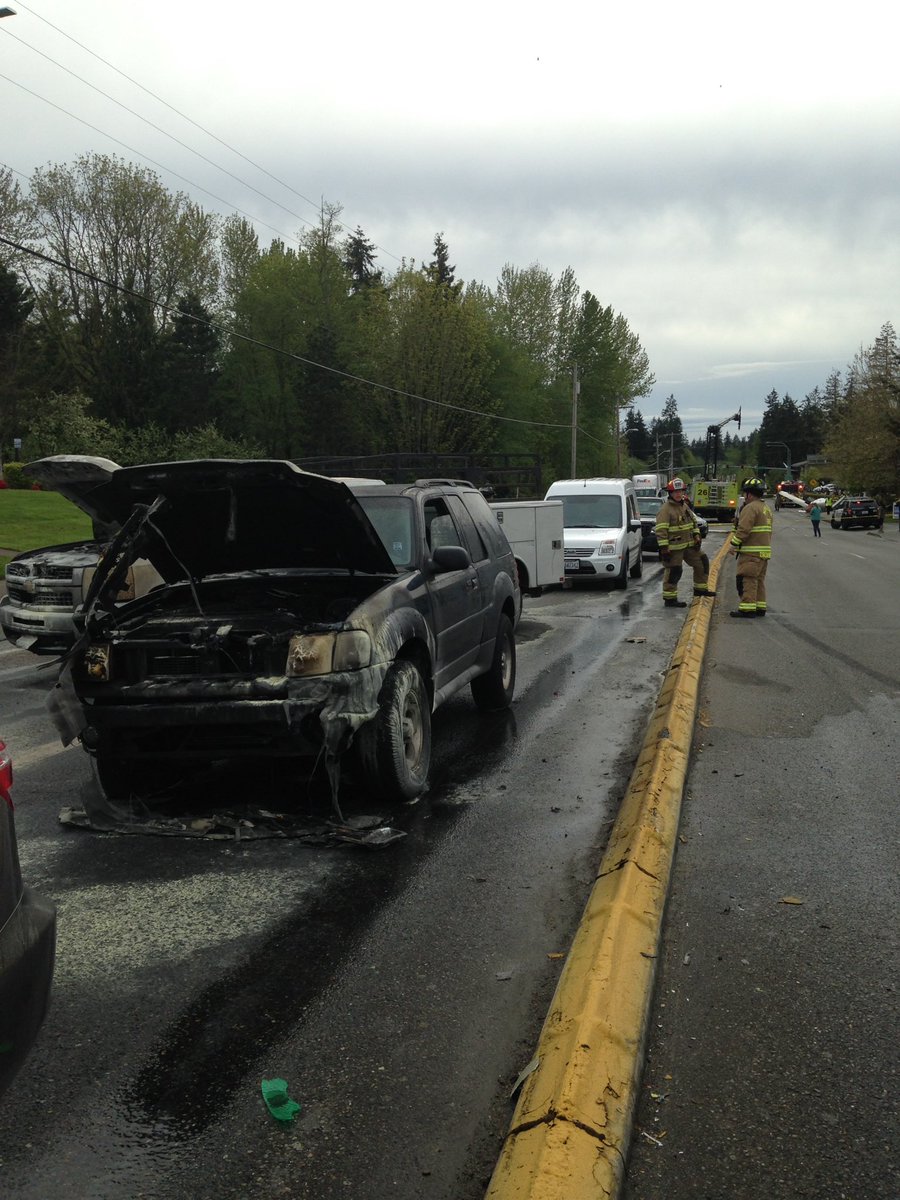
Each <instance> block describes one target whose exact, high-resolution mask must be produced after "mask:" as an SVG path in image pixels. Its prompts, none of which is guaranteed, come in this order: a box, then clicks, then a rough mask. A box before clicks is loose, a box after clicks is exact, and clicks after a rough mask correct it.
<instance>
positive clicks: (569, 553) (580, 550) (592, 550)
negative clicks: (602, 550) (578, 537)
mask: <svg viewBox="0 0 900 1200" xmlns="http://www.w3.org/2000/svg"><path fill="white" fill-rule="evenodd" d="M596 553H597V549H596V547H595V546H578V547H577V548H576V549H575V550H570V549H569V548H568V546H567V547H566V551H565V554H566V558H590V557H591V555H592V554H596Z"/></svg>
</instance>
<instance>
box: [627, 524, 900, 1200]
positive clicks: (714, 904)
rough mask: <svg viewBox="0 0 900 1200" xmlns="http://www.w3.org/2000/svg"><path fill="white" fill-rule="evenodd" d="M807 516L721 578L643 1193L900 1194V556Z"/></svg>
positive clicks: (638, 1170) (721, 1197)
mask: <svg viewBox="0 0 900 1200" xmlns="http://www.w3.org/2000/svg"><path fill="white" fill-rule="evenodd" d="M808 524H809V523H808V522H807V521H803V522H802V524H801V523H800V522H799V521H798V522H795V523H793V524H792V523H791V522H790V520H789V519H787V518H786V517H785V516H783V515H780V516H779V517H777V518H776V537H775V555H774V557H773V560H772V564H771V567H770V571H769V583H770V586H769V593H770V601H769V602H770V610H769V616H767V617H766V618H765V620H764V621H756V622H744V621H736V620H732V619H730V618H729V616H728V610H729V609H730V608H732V607H735V601H736V593H735V591H734V584H733V581H732V579H731V578H730V576H731V574H732V571H731V570H729V569H728V566H727V564H726V567H725V568H724V569H723V572H722V575H721V576H720V578H721V579H723V580H724V584H725V586H724V588H721V585H720V588H721V590H722V591H723V592H724V594H723V595H720V597H719V600H718V603H717V608H716V615H715V617H714V620H713V627H712V630H711V636H710V642H709V646H708V649H707V657H706V668H705V675H704V684H703V688H702V689H701V706H702V707H701V714H700V719H699V722H698V727H697V729H696V734H695V752H694V755H693V760H692V765H691V769H690V773H689V776H688V781H687V791H686V795H685V801H684V807H683V811H682V825H681V837H680V841H679V846H678V851H677V855H676V862H675V868H674V874H673V879H672V885H671V892H670V901H669V907H668V911H667V917H666V927H665V933H664V942H663V946H662V947H661V955H660V962H659V974H658V978H657V990H656V999H655V1006H654V1012H653V1019H652V1024H651V1027H650V1035H649V1041H648V1054H647V1064H646V1068H645V1071H644V1076H643V1086H642V1092H641V1100H640V1104H639V1109H638V1112H637V1115H636V1127H635V1132H634V1137H633V1143H632V1150H631V1155H630V1159H629V1163H628V1168H627V1179H626V1184H625V1187H624V1191H623V1195H624V1198H625V1200H771V1198H778V1200H825V1198H828V1200H896V1198H897V1197H898V1196H900V1177H898V1163H900V1155H898V1150H900V1139H898V1131H900V1121H898V1117H900V1113H898V1082H900V1081H898V1052H897V1046H898V1029H900V1023H898V1005H897V980H898V966H900V961H898V939H897V914H898V911H900V908H898V901H900V889H898V870H897V868H898V862H900V854H898V850H900V842H898V828H897V780H898V779H900V690H898V683H900V612H898V606H897V596H898V594H900V556H898V554H897V546H896V544H895V541H894V540H893V539H891V541H890V544H888V543H887V541H886V540H876V539H874V538H869V537H866V536H865V535H859V536H854V535H853V534H852V533H838V532H832V531H831V530H825V531H824V537H823V538H822V539H820V540H819V542H817V543H815V546H814V544H813V539H812V538H811V537H809V530H808ZM807 537H809V540H808V541H807Z"/></svg>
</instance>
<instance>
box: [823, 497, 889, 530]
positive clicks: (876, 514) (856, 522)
mask: <svg viewBox="0 0 900 1200" xmlns="http://www.w3.org/2000/svg"><path fill="white" fill-rule="evenodd" d="M883 521H884V516H883V514H882V511H881V508H880V506H878V504H877V503H876V500H874V499H872V498H871V497H870V496H842V497H841V498H840V499H839V500H835V503H834V504H833V506H832V529H852V528H853V526H858V527H859V528H860V529H881V527H882V524H883Z"/></svg>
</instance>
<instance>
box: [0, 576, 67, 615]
mask: <svg viewBox="0 0 900 1200" xmlns="http://www.w3.org/2000/svg"><path fill="white" fill-rule="evenodd" d="M6 591H7V595H8V596H9V598H10V600H12V601H13V602H14V603H15V604H20V605H22V607H23V608H74V607H75V594H74V592H72V591H71V590H68V591H66V590H63V589H61V588H48V587H41V588H38V590H37V591H36V592H35V593H34V594H33V595H32V593H31V592H29V591H27V590H26V589H25V588H23V587H22V586H21V585H19V584H16V583H13V582H10V581H9V580H7V584H6Z"/></svg>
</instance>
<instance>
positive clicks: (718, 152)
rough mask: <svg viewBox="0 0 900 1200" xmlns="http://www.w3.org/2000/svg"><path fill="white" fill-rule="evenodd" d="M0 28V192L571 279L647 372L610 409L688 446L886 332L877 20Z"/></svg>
mask: <svg viewBox="0 0 900 1200" xmlns="http://www.w3.org/2000/svg"><path fill="white" fill-rule="evenodd" d="M9 6H10V7H12V8H13V9H15V10H16V15H15V16H13V17H8V18H6V19H3V20H0V73H2V76H3V77H2V78H0V103H2V112H3V136H2V141H0V147H2V149H0V161H2V162H4V163H5V164H6V165H7V166H9V167H11V168H12V169H13V170H15V171H17V172H20V173H21V174H22V176H25V177H28V176H30V174H31V173H32V171H33V170H34V169H35V168H36V167H38V166H43V165H45V164H47V163H49V162H54V163H56V162H71V161H73V160H74V159H75V158H76V157H77V156H78V155H80V154H84V153H92V152H100V153H116V154H119V155H121V156H123V157H125V158H128V159H129V160H132V161H135V162H142V163H144V165H151V166H153V168H154V169H155V170H156V171H157V172H158V173H159V174H160V176H161V177H162V179H163V181H164V182H165V183H166V185H167V186H169V187H170V188H171V189H172V190H183V191H186V192H188V193H189V194H191V195H192V196H193V197H194V198H195V199H196V200H197V201H198V202H200V203H202V204H203V205H204V206H205V207H207V208H209V209H212V210H215V211H219V212H228V211H231V210H234V209H238V210H241V211H242V212H244V213H245V214H246V215H249V216H251V217H253V218H254V220H255V222H256V224H257V228H258V230H259V233H260V237H261V240H262V241H263V243H264V244H265V243H267V242H268V241H269V239H270V238H272V237H274V236H276V234H280V235H281V236H283V237H284V238H285V239H286V240H288V241H290V240H292V239H293V238H294V237H295V236H296V234H297V231H298V230H299V229H300V228H301V218H302V219H303V220H304V221H307V222H315V220H316V210H317V208H318V205H319V203H320V201H321V200H322V199H324V200H326V201H328V202H331V203H336V204H340V205H342V206H343V213H342V217H341V220H342V221H343V222H344V224H345V225H346V226H347V227H348V228H349V229H351V230H352V229H354V228H355V227H356V226H357V225H359V226H361V227H362V228H363V230H364V232H365V233H366V235H367V236H368V237H369V238H370V239H371V240H372V241H373V242H375V243H376V244H377V245H378V246H379V265H381V266H382V267H383V268H385V269H386V270H387V271H392V270H394V269H396V267H397V266H398V265H399V260H400V259H401V258H402V257H404V256H405V257H406V258H410V257H412V258H415V259H416V260H417V261H422V260H425V261H427V260H429V259H430V258H431V257H432V248H433V241H434V235H435V233H437V232H438V231H440V232H442V233H443V235H444V238H445V240H446V241H447V243H448V245H449V248H450V260H451V262H452V263H454V264H455V266H456V270H457V277H458V278H462V279H464V280H467V281H468V280H471V279H476V280H479V281H481V282H483V283H485V284H488V285H489V286H493V285H494V284H495V282H496V279H497V277H498V275H499V273H500V271H501V269H502V268H503V265H504V264H505V263H511V264H513V265H514V266H516V267H522V268H524V267H527V266H529V265H530V264H531V263H534V262H538V263H540V264H541V265H542V266H543V267H545V268H547V269H548V270H549V271H551V272H552V273H553V275H554V276H558V275H559V273H560V272H561V271H562V270H564V269H565V268H566V267H567V266H570V267H572V269H573V270H574V272H575V275H576V277H577V279H578V282H579V284H580V286H581V288H582V289H587V290H590V291H591V292H593V293H594V294H595V295H596V296H597V297H598V298H599V300H600V301H601V303H602V304H604V305H606V304H608V305H611V306H612V307H613V308H614V309H615V310H616V311H617V312H621V313H622V314H624V316H625V317H626V319H627V320H628V322H629V325H630V326H631V328H632V329H633V330H634V332H635V333H636V334H637V335H638V336H639V338H640V339H641V343H642V344H643V346H644V348H645V350H646V351H647V353H648V355H649V358H650V364H651V369H652V370H653V372H654V374H655V375H656V379H657V384H656V387H655V388H654V391H653V394H652V395H651V396H650V397H648V398H645V399H643V400H640V401H638V407H639V408H640V409H641V411H642V412H643V413H644V415H645V416H646V417H648V418H649V417H652V416H655V415H657V414H658V413H659V411H660V409H661V407H662V404H663V402H664V401H665V398H666V397H667V396H668V395H669V394H671V393H674V395H675V398H676V400H677V402H678V411H679V414H680V416H681V418H682V421H683V423H684V426H685V430H686V432H687V433H688V434H689V435H696V434H698V433H701V432H702V431H703V429H705V426H706V425H707V424H708V423H709V422H711V421H719V420H721V419H723V418H725V417H726V416H729V415H730V414H731V413H732V412H734V411H735V410H736V409H737V408H738V407H741V408H742V410H743V425H742V429H743V431H745V432H746V431H747V430H750V429H753V428H755V427H756V426H757V425H758V424H759V420H760V417H761V415H762V411H763V401H764V399H765V396H766V394H767V393H768V392H769V391H771V390H772V389H773V388H774V389H776V390H777V391H778V392H779V393H780V394H784V393H786V392H787V393H790V395H792V396H793V397H794V399H796V400H798V401H799V400H802V398H803V397H804V396H805V395H806V393H807V392H809V391H810V390H811V389H812V388H813V387H814V386H815V385H816V384H819V385H821V384H824V383H825V381H826V379H827V378H828V376H829V374H830V373H831V372H832V371H833V370H839V371H842V372H843V371H845V369H846V367H847V364H848V363H849V362H850V361H851V360H852V358H853V356H854V354H855V353H856V352H857V351H858V350H859V349H860V347H861V346H864V345H869V344H871V342H872V341H874V339H875V337H876V335H877V334H878V331H879V329H880V328H881V326H882V325H883V324H884V322H885V321H891V322H893V323H894V324H897V322H898V317H900V314H898V281H900V227H898V226H900V169H898V164H900V72H898V70H897V63H896V55H897V45H898V33H900V7H898V6H896V5H894V4H885V3H884V0H856V2H855V3H854V4H853V5H849V6H841V8H840V9H839V10H834V9H832V8H830V7H829V8H826V6H823V5H822V4H821V3H816V4H813V3H809V2H807V0H780V2H779V3H772V2H770V0H757V3H756V4H754V5H740V6H739V5H736V4H726V3H723V0H716V2H714V3H713V2H709V3H707V2H706V0H702V2H698V0H686V2H684V3H682V4H677V5H676V4H673V3H672V0H644V2H643V3H640V4H629V3H624V2H623V0H616V2H615V3H597V0H594V2H593V3H589V2H588V0H577V2H573V0H556V2H555V3H540V4H537V3H533V2H532V0H516V2H515V3H512V2H508V0H480V2H477V3H476V2H474V0H455V3H454V4H452V5H442V6H438V5H434V4H425V3H422V2H421V0H419V2H417V3H412V2H411V0H382V3H380V4H371V3H367V4H361V3H359V2H358V0H344V2H343V3H339V4H334V5H325V4H314V5H299V4H296V3H293V4H288V3H284V2H282V0H256V2H255V3H254V4H252V5H251V4H247V3H245V2H242V3H238V2H237V0H215V3H213V0H181V2H180V3H173V4H170V5H165V4H136V3H133V2H132V0H29V3H28V4H27V5H26V4H22V3H18V2H17V0H10V5H9ZM95 56H100V57H101V58H102V59H105V60H106V62H107V63H108V64H111V66H108V65H105V64H104V63H103V62H100V61H98V58H97V57H95ZM50 60H53V61H50ZM57 64H61V66H60V65H57ZM63 68H66V69H63ZM112 68H117V70H114V69H112ZM69 72H73V73H74V75H76V76H80V77H81V78H83V79H84V80H87V81H88V82H89V84H91V85H93V87H91V86H86V85H85V84H84V83H82V82H80V81H79V80H78V79H76V78H74V77H73V74H70V73H69ZM118 72H123V73H124V75H126V76H129V77H130V79H131V80H133V81H136V82H137V83H138V84H141V85H142V86H143V88H145V89H148V91H149V92H152V93H154V95H155V96H156V97H159V98H160V99H161V100H162V101H165V102H166V103H165V104H163V103H160V102H159V100H157V99H154V98H153V97H151V96H150V95H148V93H147V91H143V90H141V88H139V87H136V86H135V84H134V83H133V82H130V81H129V80H128V79H126V78H123V75H122V74H119V73H118ZM98 88H99V89H101V90H102V91H104V92H107V93H108V94H109V95H110V96H112V97H114V98H115V100H114V101H113V100H110V99H107V98H105V97H104V96H102V95H100V94H98V92H97V91H96V90H94V89H98ZM25 89H28V90H25ZM48 101H49V102H50V103H48ZM115 101H118V103H116V102H115ZM51 104H52V105H56V106H58V107H52V106H51ZM166 105H170V106H172V107H171V108H170V107H166ZM123 106H125V107H123ZM126 108H128V109H132V110H134V111H135V112H136V113H139V114H140V117H143V118H146V120H141V119H140V118H139V117H137V116H133V115H131V114H130V113H129V112H128V111H126ZM173 109H175V110H177V113H176V112H174V111H173ZM76 118H80V120H78V119H76ZM185 118H190V120H187V119H185ZM147 121H149V122H152V123H153V124H155V125H157V126H159V127H161V128H162V129H164V130H166V131H167V132H168V133H171V134H172V135H173V136H174V138H177V139H178V141H179V142H181V143H184V144H183V145H179V144H178V142H176V141H173V140H172V139H171V138H169V137H166V136H164V135H163V134H162V133H160V132H158V131H157V130H156V129H154V128H152V127H151V125H149V124H147ZM190 121H194V122H196V123H197V124H198V125H200V126H202V127H203V129H204V130H206V131H209V132H210V133H212V134H214V135H216V137H217V138H218V139H221V140H220V141H216V140H213V139H212V138H211V137H209V136H207V134H206V133H204V132H201V130H200V129H198V128H197V126H196V125H194V124H191V123H190ZM83 122H87V123H89V125H92V126H94V127H95V128H89V127H88V125H87V124H85V123H83ZM114 138H117V139H119V141H118V142H116V141H115V140H113V139H114ZM122 143H124V145H123V144H122ZM223 143H225V144H223ZM232 150H233V151H237V152H239V154H235V153H233V152H232ZM194 151H196V152H198V153H199V155H202V156H204V157H205V159H206V160H210V161H204V157H199V156H198V153H194ZM239 155H243V156H246V157H245V158H242V157H240V156H239ZM142 156H143V157H142ZM147 159H150V160H153V162H152V163H148V162H147ZM247 159H249V160H252V163H253V164H257V166H259V167H262V168H264V169H265V171H267V172H269V173H270V174H268V175H267V174H265V173H263V171H261V170H258V169H256V167H255V166H253V165H251V164H250V162H248V161H247ZM213 164H214V165H213ZM219 167H221V168H224V171H223V170H220V169H218V168H219ZM225 172H230V174H226V173H225ZM179 176H181V178H179ZM235 176H236V177H237V178H234V177H235ZM273 177H274V178H273ZM20 182H25V181H24V180H23V179H21V178H20ZM202 189H206V190H205V191H204V190H202ZM730 428H731V431H733V432H736V428H735V427H734V426H732V427H730Z"/></svg>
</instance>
